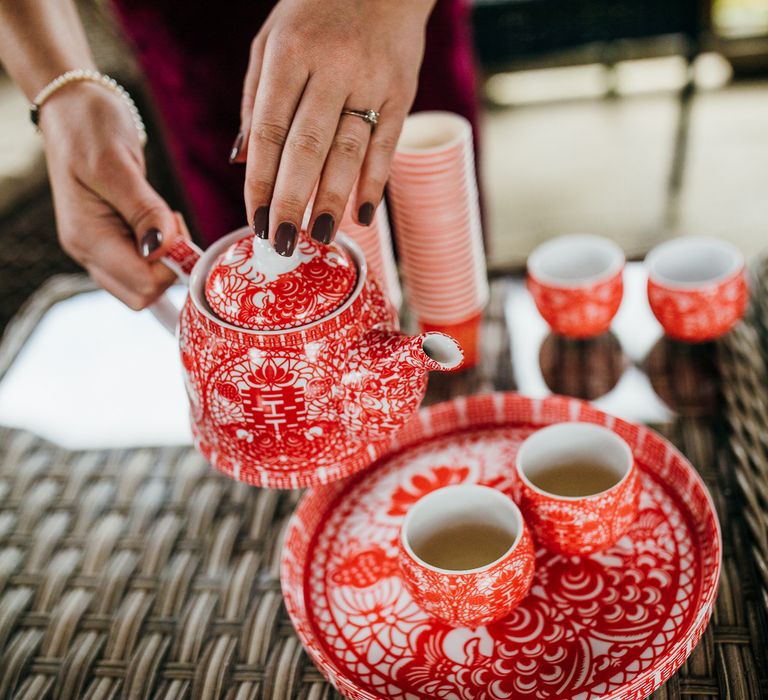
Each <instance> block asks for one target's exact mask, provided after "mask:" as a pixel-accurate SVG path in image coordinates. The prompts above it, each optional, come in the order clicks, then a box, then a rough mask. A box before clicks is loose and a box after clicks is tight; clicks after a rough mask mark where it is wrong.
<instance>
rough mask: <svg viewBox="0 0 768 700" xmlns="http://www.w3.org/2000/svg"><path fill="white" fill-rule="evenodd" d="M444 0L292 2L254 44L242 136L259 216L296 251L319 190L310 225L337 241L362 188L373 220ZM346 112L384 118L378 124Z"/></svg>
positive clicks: (363, 215)
mask: <svg viewBox="0 0 768 700" xmlns="http://www.w3.org/2000/svg"><path fill="white" fill-rule="evenodd" d="M433 4H434V0H407V1H406V2H404V1H403V0H281V1H280V2H279V3H278V5H277V6H276V7H275V9H274V10H273V11H272V14H271V15H270V16H269V18H268V19H267V21H266V22H265V24H264V26H263V27H262V29H261V31H260V32H259V33H258V35H257V36H256V38H255V39H254V40H253V42H252V44H251V56H250V64H249V67H248V72H247V74H246V77H245V85H244V88H243V102H242V109H241V119H242V121H241V125H242V126H241V135H239V136H238V139H237V141H236V142H235V146H234V147H233V153H232V160H233V161H240V162H246V177H245V206H246V213H247V216H248V221H249V222H251V224H252V225H253V228H254V231H255V232H256V234H257V235H259V236H261V237H262V238H267V237H268V238H269V239H270V240H271V241H272V243H273V245H274V246H275V249H276V250H277V252H278V253H280V254H282V255H291V254H292V253H293V249H294V247H295V245H296V237H297V232H298V230H299V229H300V228H301V223H302V218H303V216H304V211H305V209H306V206H307V203H308V201H309V199H310V197H311V195H312V192H313V190H314V188H315V185H316V184H317V185H318V189H317V195H316V198H315V202H314V206H313V209H312V218H311V220H310V223H309V230H310V231H311V234H312V236H313V237H314V238H315V239H317V240H319V241H321V242H323V243H329V242H330V241H331V240H332V239H333V236H334V235H335V233H336V228H337V226H338V223H339V221H340V220H341V217H342V215H343V213H344V208H345V206H346V203H347V199H348V198H349V194H350V192H351V190H352V187H353V185H354V183H355V180H358V175H359V182H358V186H357V189H356V193H357V194H356V197H357V200H356V201H355V202H354V211H356V212H357V220H358V222H359V223H361V224H369V223H371V221H372V219H373V215H374V212H375V208H376V206H377V205H378V203H379V201H380V199H381V197H382V194H383V191H384V185H385V183H386V181H387V176H388V173H389V166H390V161H391V158H392V154H393V152H394V149H395V146H396V144H397V140H398V137H399V135H400V129H401V127H402V125H403V120H404V119H405V117H406V115H407V114H408V111H409V109H410V107H411V104H412V102H413V98H414V96H415V94H416V85H417V80H418V72H419V67H420V65H421V59H422V56H423V51H424V28H425V25H426V21H427V17H428V15H429V12H430V10H431V9H432V6H433ZM343 109H355V110H368V109H373V110H375V111H377V112H379V113H380V117H379V124H378V126H377V127H376V128H375V129H374V130H372V129H371V126H370V125H369V124H368V123H367V122H366V121H365V120H363V119H362V118H360V117H357V116H350V115H344V116H342V115H341V111H342V110H343Z"/></svg>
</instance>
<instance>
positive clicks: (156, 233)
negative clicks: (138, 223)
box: [141, 228, 163, 258]
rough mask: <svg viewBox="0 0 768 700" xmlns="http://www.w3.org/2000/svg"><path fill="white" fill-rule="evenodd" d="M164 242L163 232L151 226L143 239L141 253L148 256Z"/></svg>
mask: <svg viewBox="0 0 768 700" xmlns="http://www.w3.org/2000/svg"><path fill="white" fill-rule="evenodd" d="M162 244H163V234H162V233H161V232H160V230H159V229H156V228H151V229H149V231H147V232H146V233H145V234H144V237H143V238H142V239H141V254H142V255H143V256H144V257H145V258H148V257H149V256H150V255H152V253H154V252H155V251H156V250H157V249H158V248H159V247H160V246H161V245H162Z"/></svg>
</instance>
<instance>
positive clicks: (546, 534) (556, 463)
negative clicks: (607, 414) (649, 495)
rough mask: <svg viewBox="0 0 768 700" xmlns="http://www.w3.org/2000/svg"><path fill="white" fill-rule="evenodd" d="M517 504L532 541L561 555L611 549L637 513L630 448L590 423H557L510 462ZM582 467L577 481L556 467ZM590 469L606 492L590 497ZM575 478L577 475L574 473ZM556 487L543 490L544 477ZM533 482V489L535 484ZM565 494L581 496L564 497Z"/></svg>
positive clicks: (534, 437)
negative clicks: (556, 478) (601, 479)
mask: <svg viewBox="0 0 768 700" xmlns="http://www.w3.org/2000/svg"><path fill="white" fill-rule="evenodd" d="M515 465H516V469H517V476H518V482H517V491H518V503H519V504H520V509H521V510H522V512H523V514H524V516H525V518H526V520H527V522H528V523H529V525H530V527H531V530H532V531H533V534H534V537H535V538H536V541H537V542H539V543H541V544H543V545H544V546H545V547H547V549H550V550H552V551H555V552H560V553H562V554H590V553H592V552H596V551H599V550H602V549H605V548H607V547H610V546H611V545H612V544H615V543H616V542H617V541H618V540H619V539H620V538H621V537H622V535H624V533H625V532H626V531H627V530H628V529H629V527H630V525H631V524H632V522H633V521H634V519H635V515H636V514H637V504H638V499H639V496H640V477H639V474H638V469H637V465H636V464H635V460H634V457H633V455H632V450H631V449H630V447H629V445H627V443H626V442H625V441H624V440H622V439H621V438H620V437H619V436H618V435H617V434H616V433H614V432H613V431H612V430H609V429H608V428H604V427H602V426H600V425H595V424H594V423H558V424H556V425H551V426H549V427H547V428H543V429H541V430H538V431H537V432H535V433H533V435H531V436H530V437H529V438H528V439H527V440H526V441H525V442H524V443H523V444H522V445H521V446H520V450H519V451H518V453H517V458H516V461H515ZM568 465H572V466H573V467H574V469H575V467H576V465H582V466H583V468H582V469H581V472H580V473H581V477H582V481H581V482H579V481H578V477H577V478H576V479H575V480H574V479H571V478H566V477H563V473H564V472H563V471H560V472H556V471H554V469H555V468H556V467H561V468H562V469H563V470H565V471H566V472H567V466H568ZM592 468H594V469H599V470H600V472H601V475H602V476H603V477H605V476H606V473H610V480H609V481H607V482H605V483H606V485H607V484H610V486H608V488H604V489H603V490H600V491H596V492H594V493H590V492H589V491H590V490H591V489H590V488H589V486H590V482H592V483H597V478H596V476H597V475H596V474H595V473H594V472H593V471H592ZM576 473H577V474H578V472H576ZM556 474H557V475H558V476H559V477H560V481H559V482H558V483H557V486H556V488H552V487H551V486H549V487H547V488H542V484H543V483H545V482H544V479H545V477H548V481H549V482H550V483H552V481H553V480H554V476H555V475H556ZM537 482H538V485H537ZM566 486H567V487H568V489H567V490H568V491H569V492H571V493H576V492H579V491H582V492H583V495H582V493H580V495H564V493H565V492H566Z"/></svg>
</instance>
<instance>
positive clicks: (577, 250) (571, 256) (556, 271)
mask: <svg viewBox="0 0 768 700" xmlns="http://www.w3.org/2000/svg"><path fill="white" fill-rule="evenodd" d="M623 266H624V253H623V251H622V250H621V248H619V246H618V245H616V243H614V242H613V241H611V240H608V239H607V238H603V237H602V236H593V235H590V234H571V235H566V236H559V237H558V238H553V239H552V240H549V241H547V242H546V243H542V244H541V245H540V246H538V247H537V248H536V249H535V250H534V251H533V252H532V253H531V255H530V257H529V258H528V271H529V272H530V274H531V275H533V276H534V277H535V278H536V279H537V280H538V281H539V282H544V283H546V284H551V285H555V286H568V287H570V286H574V285H584V284H593V283H595V282H599V281H601V280H603V279H609V278H611V277H613V276H614V275H615V274H616V273H617V272H619V270H621V268H622V267H623Z"/></svg>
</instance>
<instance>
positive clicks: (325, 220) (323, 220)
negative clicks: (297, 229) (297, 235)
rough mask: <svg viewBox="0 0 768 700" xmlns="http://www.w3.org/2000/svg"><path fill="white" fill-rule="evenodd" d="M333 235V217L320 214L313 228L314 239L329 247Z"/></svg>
mask: <svg viewBox="0 0 768 700" xmlns="http://www.w3.org/2000/svg"><path fill="white" fill-rule="evenodd" d="M332 235H333V217H332V216H331V215H330V214H320V216H318V217H317V218H316V219H315V223H314V225H313V226H312V238H314V239H315V240H316V241H320V243H325V244H326V245H328V244H329V243H330V242H331V236H332Z"/></svg>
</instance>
